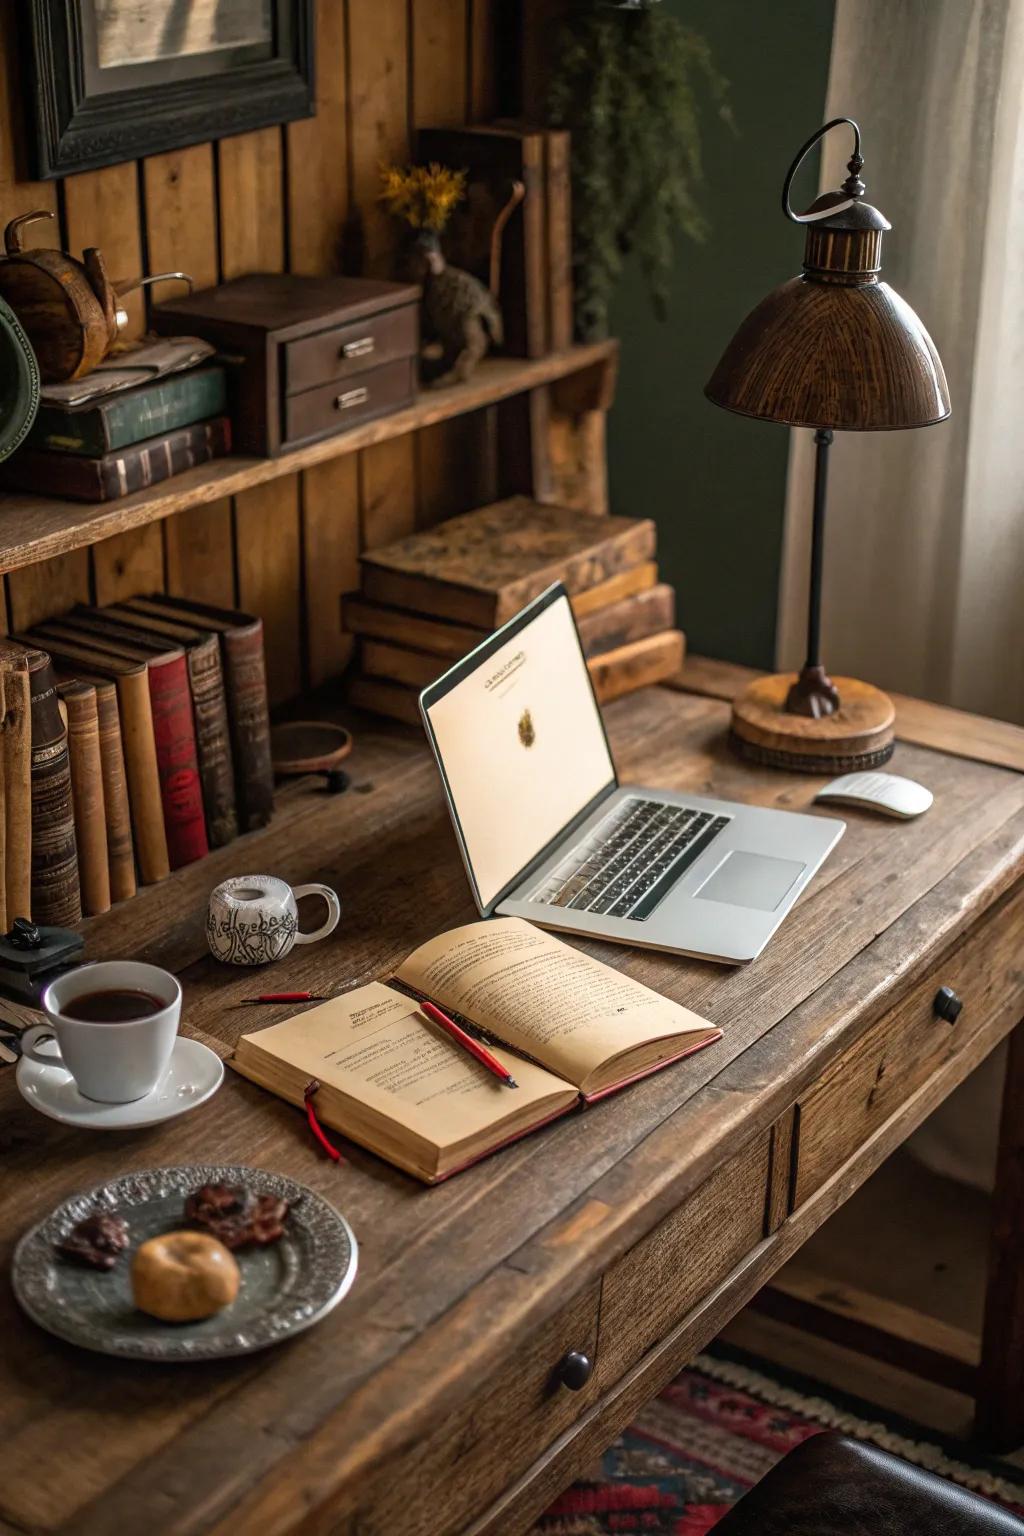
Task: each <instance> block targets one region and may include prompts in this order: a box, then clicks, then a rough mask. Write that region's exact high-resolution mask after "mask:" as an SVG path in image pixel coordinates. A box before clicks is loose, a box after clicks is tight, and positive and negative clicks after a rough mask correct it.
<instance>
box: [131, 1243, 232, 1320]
mask: <svg viewBox="0 0 1024 1536" xmlns="http://www.w3.org/2000/svg"><path fill="white" fill-rule="evenodd" d="M239 1284H240V1276H239V1273H238V1265H237V1264H236V1263H235V1261H234V1259H233V1258H232V1256H231V1254H230V1253H229V1252H228V1250H227V1249H226V1248H225V1247H224V1244H223V1243H219V1242H218V1241H217V1239H216V1238H215V1237H207V1235H206V1233H205V1232H164V1233H163V1234H162V1235H161V1236H160V1237H151V1238H150V1239H149V1240H148V1242H145V1243H142V1244H141V1245H140V1247H139V1248H138V1250H137V1252H136V1254H135V1257H134V1259H133V1260H132V1297H133V1298H134V1301H135V1305H136V1306H137V1307H138V1309H139V1311H140V1312H148V1313H149V1315H150V1317H157V1318H159V1319H160V1321H161V1322H162V1323H195V1322H198V1321H199V1320H200V1319H201V1318H204V1317H212V1316H213V1314H214V1313H215V1312H220V1311H221V1309H222V1308H224V1307H229V1306H230V1305H231V1303H232V1302H233V1301H234V1299H235V1297H236V1296H237V1295H238V1287H239Z"/></svg>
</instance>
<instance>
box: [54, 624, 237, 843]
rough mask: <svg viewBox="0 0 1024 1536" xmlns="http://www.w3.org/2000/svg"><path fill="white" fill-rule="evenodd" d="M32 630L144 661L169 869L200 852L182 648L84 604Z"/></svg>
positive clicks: (199, 803)
mask: <svg viewBox="0 0 1024 1536" xmlns="http://www.w3.org/2000/svg"><path fill="white" fill-rule="evenodd" d="M33 633H35V634H37V635H38V636H39V637H42V636H43V635H44V634H45V636H46V637H47V640H48V641H49V643H50V644H51V645H53V646H55V647H59V646H61V645H64V644H66V643H71V644H73V645H75V647H76V649H77V650H78V651H82V650H83V649H85V650H87V651H88V652H89V653H91V654H93V655H95V656H96V657H98V658H100V659H101V660H102V659H103V658H104V657H113V658H120V659H122V660H125V661H133V662H142V663H144V665H145V666H146V672H147V678H148V681H149V700H150V709H151V712H152V716H153V745H154V748H155V750H156V766H157V774H158V777H159V780H160V802H161V806H162V808H163V815H164V832H165V835H166V838H167V857H168V863H169V864H170V867H171V869H180V868H181V866H182V865H183V864H191V863H192V862H193V860H194V859H201V858H203V857H204V855H206V854H207V853H209V851H210V845H209V842H208V840H207V836H206V817H205V813H204V808H203V789H202V780H201V778H200V776H199V753H198V749H197V747H196V730H195V720H194V718H193V714H192V690H191V687H190V686H189V678H188V662H187V659H186V656H185V652H184V650H182V648H181V647H180V646H175V645H169V646H166V647H165V645H164V641H163V639H162V637H154V639H153V640H152V641H149V640H147V639H146V638H145V637H144V636H141V635H132V634H131V632H130V631H129V630H127V629H125V628H124V626H122V625H119V624H116V623H112V622H111V621H109V620H107V619H105V618H104V617H103V615H102V613H99V612H97V613H95V614H93V613H91V612H90V611H89V610H87V609H79V610H76V611H75V612H73V613H67V614H64V615H63V616H62V617H61V618H59V619H47V621H46V623H45V624H38V625H37V626H36V629H35V631H34V632H33ZM40 643H41V644H42V643H43V642H42V640H41V639H40Z"/></svg>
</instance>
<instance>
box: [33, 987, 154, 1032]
mask: <svg viewBox="0 0 1024 1536" xmlns="http://www.w3.org/2000/svg"><path fill="white" fill-rule="evenodd" d="M166 1007H167V1004H166V1003H162V1002H161V1001H160V999H159V998H158V997H154V996H153V994H152V993H151V992H142V991H140V990H139V989H138V988H137V987H109V988H107V989H105V990H104V991H102V992H83V993H82V994H81V996H80V997H69V998H68V1000H67V1002H66V1003H62V1004H61V1006H60V1008H59V1009H58V1012H59V1013H60V1014H61V1016H62V1017H63V1018H65V1019H79V1020H81V1022H82V1023H83V1024H130V1023H131V1021H132V1020H133V1019H151V1018H152V1017H153V1015H154V1014H155V1013H160V1012H161V1010H162V1009H164V1008H166Z"/></svg>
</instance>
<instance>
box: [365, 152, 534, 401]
mask: <svg viewBox="0 0 1024 1536" xmlns="http://www.w3.org/2000/svg"><path fill="white" fill-rule="evenodd" d="M381 176H382V191H381V194H380V199H381V201H382V202H383V203H385V204H386V205H387V207H388V210H389V212H391V213H392V214H394V215H395V217H396V218H400V219H403V220H404V221H405V223H406V224H408V226H409V228H410V229H411V230H413V231H414V233H415V239H414V242H413V246H412V253H411V258H410V268H411V271H410V276H411V277H412V278H413V279H414V281H416V282H419V283H421V284H422V285H423V303H422V309H421V314H422V320H423V341H424V346H423V350H422V354H421V363H420V371H421V374H422V376H423V380H424V382H425V383H427V384H431V385H433V386H434V387H435V388H436V387H438V386H443V385H446V384H464V383H465V382H466V380H467V379H468V378H469V377H470V376H471V374H472V372H473V370H474V368H475V367H476V365H477V363H478V362H479V361H480V359H481V358H482V357H483V356H484V355H485V353H486V352H487V349H488V347H490V346H500V345H501V343H502V340H503V336H504V327H503V324H502V318H501V310H500V308H499V306H498V293H499V288H500V283H501V238H502V233H503V231H504V228H505V225H506V224H507V222H508V220H509V217H510V216H511V214H512V212H513V210H514V209H515V208H516V207H518V205H519V204H520V203H521V202H522V200H523V198H524V196H525V195H526V189H525V187H524V186H523V184H522V182H518V181H517V182H513V183H512V184H511V188H510V194H509V197H508V199H507V201H506V203H505V205H504V206H503V207H502V208H501V210H500V211H499V213H498V215H497V217H496V218H495V220H494V224H493V227H492V229H491V232H490V263H489V268H490V270H489V274H488V275H489V278H490V282H489V285H488V284H485V283H482V282H481V281H480V279H479V278H477V277H475V276H474V275H473V274H472V273H471V272H466V271H464V270H463V269H462V268H461V267H453V266H449V264H448V262H447V261H446V259H445V255H444V252H443V251H442V249H441V231H442V230H443V229H444V227H445V225H446V224H447V222H448V220H449V218H450V217H451V214H452V211H453V210H454V208H455V207H456V205H457V204H458V203H459V202H461V200H462V198H463V197H464V196H465V191H466V173H465V172H464V171H453V170H449V169H448V168H447V167H446V166H442V165H436V164H431V165H426V166H409V167H407V168H403V167H400V166H384V167H382V171H381Z"/></svg>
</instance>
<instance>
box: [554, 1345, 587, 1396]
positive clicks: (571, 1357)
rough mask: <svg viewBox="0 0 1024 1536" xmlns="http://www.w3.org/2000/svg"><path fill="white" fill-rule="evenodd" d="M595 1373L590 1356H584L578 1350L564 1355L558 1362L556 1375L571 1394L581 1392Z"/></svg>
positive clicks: (571, 1350) (572, 1350)
mask: <svg viewBox="0 0 1024 1536" xmlns="http://www.w3.org/2000/svg"><path fill="white" fill-rule="evenodd" d="M593 1372H594V1362H593V1360H591V1358H590V1356H589V1355H584V1354H583V1353H582V1352H581V1351H580V1350H578V1349H570V1351H569V1353H568V1354H567V1355H563V1356H562V1359H561V1360H560V1361H559V1362H558V1369H557V1371H556V1372H555V1375H556V1376H557V1377H558V1380H559V1381H560V1382H561V1383H562V1386H563V1387H568V1388H569V1391H570V1392H580V1391H582V1390H583V1388H584V1387H585V1386H586V1384H587V1382H588V1381H589V1380H590V1378H591V1376H592V1375H593Z"/></svg>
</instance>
